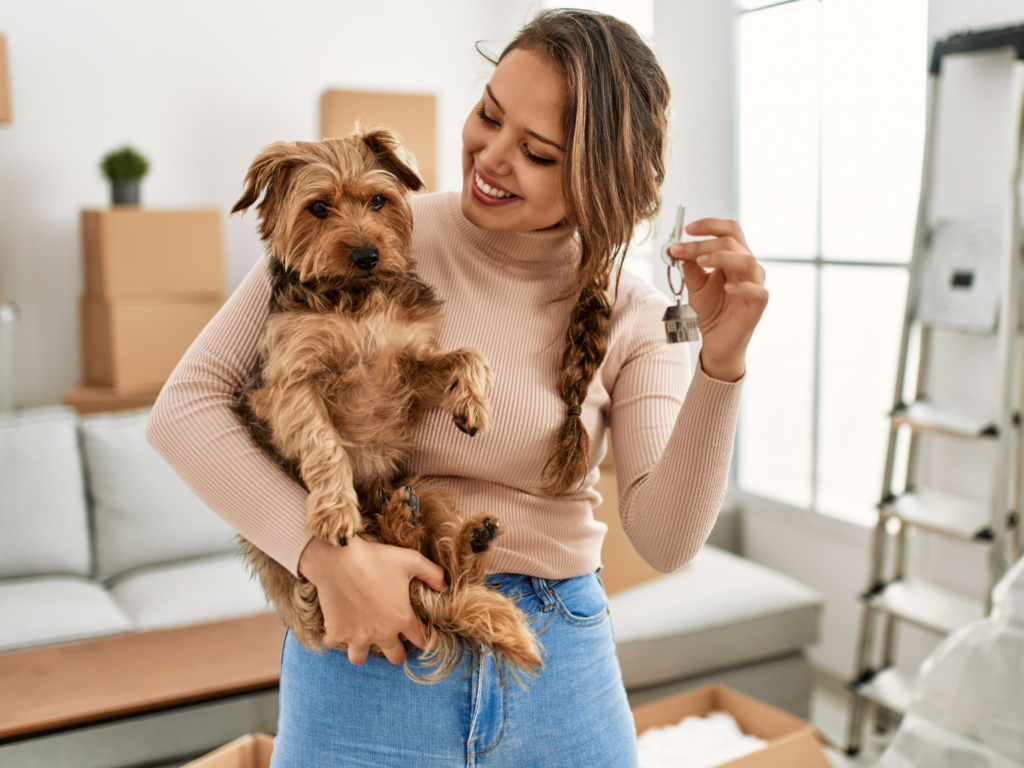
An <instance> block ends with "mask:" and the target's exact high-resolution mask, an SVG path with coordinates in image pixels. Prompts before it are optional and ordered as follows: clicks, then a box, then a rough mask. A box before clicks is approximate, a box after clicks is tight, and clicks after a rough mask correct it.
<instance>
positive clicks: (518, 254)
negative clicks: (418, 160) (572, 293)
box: [445, 192, 578, 272]
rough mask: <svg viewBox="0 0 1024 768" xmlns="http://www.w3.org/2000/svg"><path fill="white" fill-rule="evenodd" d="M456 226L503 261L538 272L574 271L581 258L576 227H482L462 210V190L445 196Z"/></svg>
mask: <svg viewBox="0 0 1024 768" xmlns="http://www.w3.org/2000/svg"><path fill="white" fill-rule="evenodd" d="M445 203H446V205H447V208H448V212H449V214H450V215H451V217H452V220H453V221H454V222H455V227H456V229H458V231H459V233H460V234H461V235H462V236H463V237H464V238H465V239H466V240H467V242H468V243H469V244H470V245H471V246H472V247H474V248H476V249H477V250H479V251H481V252H483V253H485V254H486V255H487V256H489V257H490V258H492V259H493V260H494V261H496V262H498V263H500V264H507V265H509V266H516V267H520V268H526V269H530V270H535V271H549V270H550V271H563V270H564V271H566V272H568V271H571V270H572V269H573V268H574V267H575V265H576V261H577V258H578V255H577V242H578V241H577V237H576V230H574V229H573V228H572V227H571V226H570V225H568V224H562V225H561V226H558V227H554V228H552V229H544V230H538V231H534V232H496V231H494V230H491V229H481V228H480V227H478V226H476V225H475V224H473V223H472V222H470V221H469V220H468V219H467V218H466V217H465V215H463V213H462V204H461V201H460V197H459V193H458V192H449V193H448V194H446V195H445Z"/></svg>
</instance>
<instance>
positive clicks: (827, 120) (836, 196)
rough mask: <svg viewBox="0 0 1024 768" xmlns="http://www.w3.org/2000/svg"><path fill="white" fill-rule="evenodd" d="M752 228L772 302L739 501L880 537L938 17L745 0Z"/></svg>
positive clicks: (756, 357) (875, 2) (868, 4)
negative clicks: (876, 528)
mask: <svg viewBox="0 0 1024 768" xmlns="http://www.w3.org/2000/svg"><path fill="white" fill-rule="evenodd" d="M737 53H738V56H737V81H738V90H737V108H738V109H737V153H738V162H737V167H738V198H739V218H740V222H741V223H742V224H743V228H744V231H745V233H746V235H747V240H748V242H749V244H750V247H751V250H753V252H754V253H755V254H756V255H757V256H758V258H759V259H760V260H761V261H762V263H763V264H764V267H765V270H766V272H767V278H766V287H767V288H768V290H769V292H770V294H771V299H770V302H769V306H768V310H767V312H766V313H765V316H764V319H763V320H762V324H761V326H759V328H758V330H757V332H756V333H755V334H754V338H753V340H752V342H751V347H750V352H749V374H748V379H747V381H746V384H745V386H744V401H743V407H742V413H741V417H740V431H739V436H738V442H737V451H736V483H737V485H738V487H739V488H740V489H741V490H743V491H748V492H751V493H754V494H758V495H762V496H767V497H771V498H773V499H778V500H781V501H784V502H787V503H789V504H793V505H795V506H799V507H803V508H806V509H811V510H815V511H820V512H824V513H827V514H831V515H836V516H840V517H844V518H847V519H852V520H857V521H861V522H866V523H869V524H873V522H874V508H875V504H876V503H877V502H878V499H879V495H880V492H881V482H882V469H883V463H884V459H885V446H886V436H887V433H888V428H889V425H888V417H887V413H888V411H889V409H890V408H891V406H892V388H893V385H894V382H895V375H896V363H897V356H898V352H899V336H900V328H901V325H902V321H903V310H904V304H905V301H906V289H907V270H906V264H907V262H908V260H909V259H910V254H911V247H912V242H913V234H914V223H915V218H916V211H917V197H918V189H919V185H920V173H921V160H922V153H923V145H924V123H925V90H926V78H927V0H785V1H784V2H778V0H776V1H775V2H759V1H758V0H740V2H739V7H738V12H737Z"/></svg>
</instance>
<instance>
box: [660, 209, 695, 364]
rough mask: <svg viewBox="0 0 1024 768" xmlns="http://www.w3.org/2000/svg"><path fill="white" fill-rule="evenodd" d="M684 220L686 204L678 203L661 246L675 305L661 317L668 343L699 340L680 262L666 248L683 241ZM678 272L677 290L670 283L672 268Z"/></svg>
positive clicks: (662, 258)
mask: <svg viewBox="0 0 1024 768" xmlns="http://www.w3.org/2000/svg"><path fill="white" fill-rule="evenodd" d="M685 220H686V206H685V205H680V206H679V210H678V211H676V225H675V226H674V227H672V234H671V236H670V237H669V239H668V242H667V243H665V244H664V245H663V246H662V247H661V260H662V261H664V262H665V263H666V264H667V265H668V287H669V290H670V291H672V295H673V296H675V297H676V305H675V306H674V307H669V308H668V309H666V310H665V315H664V316H663V317H662V318H661V319H662V320H663V321H664V323H665V335H666V336H668V343H669V344H676V343H678V342H680V341H700V329H699V328H698V327H697V313H696V312H694V311H693V307H691V306H690V305H689V304H686V303H684V302H685V297H686V282H685V281H684V280H683V267H682V264H681V263H680V262H678V261H676V260H675V259H673V258H672V257H671V256H669V255H668V249H669V248H671V247H672V246H673V245H675V244H676V243H681V242H682V241H683V234H684V233H683V224H684V222H685ZM673 269H675V270H677V271H678V272H679V290H676V288H675V286H674V285H673V284H672V270H673Z"/></svg>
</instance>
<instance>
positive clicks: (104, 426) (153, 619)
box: [0, 408, 268, 652]
mask: <svg viewBox="0 0 1024 768" xmlns="http://www.w3.org/2000/svg"><path fill="white" fill-rule="evenodd" d="M147 416H148V412H147V411H133V412H130V413H125V414H116V415H104V416H91V417H86V418H82V419H79V418H78V416H77V415H76V414H75V413H74V412H73V411H70V410H68V409H64V408H47V409H38V410H32V411H28V412H24V413H21V414H18V415H6V416H0V652H2V651H9V650H14V649H18V648H26V647H30V646H36V645H42V644H45V643H55V642H62V641H67V640H76V639H81V638H86V637H96V636H99V635H107V634H113V633H116V632H126V631H136V630H146V629H153V628H156V627H167V626H174V625H180V624H190V623H195V622H201V621H208V620H212V619H219V618H227V617H229V616H239V615H244V614H251V613H257V612H261V611H265V610H268V606H267V604H266V600H265V599H264V597H263V593H262V591H261V590H260V588H259V586H258V584H256V583H255V582H253V581H252V580H250V578H249V575H248V573H247V572H246V569H245V567H244V564H243V563H242V561H241V560H240V559H239V558H238V557H237V556H236V555H235V554H234V550H235V545H234V540H233V533H232V531H231V528H230V527H229V526H228V525H227V524H226V523H225V522H223V521H222V520H221V519H220V518H219V517H217V516H216V515H215V514H213V513H212V512H211V511H210V510H209V509H208V508H207V507H206V506H205V505H204V504H203V503H202V502H200V501H199V499H197V498H196V497H195V496H194V495H193V494H192V493H191V491H189V490H188V488H187V487H186V486H185V484H184V483H183V482H182V481H181V480H180V479H179V478H178V476H177V475H175V473H174V471H173V470H172V469H171V468H170V467H169V466H168V465H167V464H166V462H164V460H163V459H162V458H161V457H160V456H159V455H158V454H157V453H156V452H155V451H154V450H153V449H152V448H150V446H149V445H148V444H147V443H146V439H145V435H144V425H145V422H146V418H147Z"/></svg>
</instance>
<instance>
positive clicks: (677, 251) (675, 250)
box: [668, 243, 683, 256]
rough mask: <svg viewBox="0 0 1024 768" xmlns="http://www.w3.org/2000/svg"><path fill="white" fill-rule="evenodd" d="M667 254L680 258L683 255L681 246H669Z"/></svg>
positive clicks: (678, 244)
mask: <svg viewBox="0 0 1024 768" xmlns="http://www.w3.org/2000/svg"><path fill="white" fill-rule="evenodd" d="M668 252H669V253H670V254H671V255H672V256H682V255H683V244H682V243H676V244H675V245H670V246H669V249H668Z"/></svg>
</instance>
